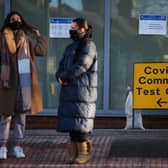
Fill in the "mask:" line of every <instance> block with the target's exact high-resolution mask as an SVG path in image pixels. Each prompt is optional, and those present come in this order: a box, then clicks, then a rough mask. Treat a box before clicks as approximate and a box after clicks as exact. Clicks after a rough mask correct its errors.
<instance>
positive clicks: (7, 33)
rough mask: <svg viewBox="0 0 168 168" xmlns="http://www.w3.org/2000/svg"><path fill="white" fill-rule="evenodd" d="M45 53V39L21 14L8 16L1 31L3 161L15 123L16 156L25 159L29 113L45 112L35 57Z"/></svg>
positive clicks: (0, 154)
mask: <svg viewBox="0 0 168 168" xmlns="http://www.w3.org/2000/svg"><path fill="white" fill-rule="evenodd" d="M46 49H47V41H46V39H45V38H44V37H42V36H41V35H40V33H39V31H38V29H37V28H35V27H33V26H31V25H29V24H28V23H26V21H25V20H24V19H23V17H22V15H21V14H20V13H19V12H17V11H12V12H10V13H9V14H8V15H7V17H6V19H5V21H4V23H3V26H2V28H1V31H0V159H7V151H8V150H7V147H6V146H7V142H8V138H9V133H10V126H11V120H12V119H13V120H14V126H13V135H14V148H13V154H14V156H15V157H16V158H24V157H25V154H24V151H23V148H22V140H23V138H24V131H25V125H26V112H30V113H32V114H35V113H37V112H42V98H41V93H40V88H39V84H38V76H37V68H36V63H35V55H45V54H46Z"/></svg>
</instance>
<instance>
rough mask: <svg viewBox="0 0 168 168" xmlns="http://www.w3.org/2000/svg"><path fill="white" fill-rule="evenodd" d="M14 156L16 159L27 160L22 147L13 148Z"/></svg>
mask: <svg viewBox="0 0 168 168" xmlns="http://www.w3.org/2000/svg"><path fill="white" fill-rule="evenodd" d="M13 154H14V156H15V157H16V158H25V154H24V152H23V149H22V148H21V147H20V146H15V147H14V148H13Z"/></svg>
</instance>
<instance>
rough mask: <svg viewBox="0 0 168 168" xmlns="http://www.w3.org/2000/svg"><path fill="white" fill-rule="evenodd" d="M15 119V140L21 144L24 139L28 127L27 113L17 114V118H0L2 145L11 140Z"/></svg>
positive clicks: (0, 139) (0, 141)
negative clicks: (10, 134)
mask: <svg viewBox="0 0 168 168" xmlns="http://www.w3.org/2000/svg"><path fill="white" fill-rule="evenodd" d="M12 119H13V122H14V125H13V138H14V141H15V142H16V143H17V142H20V141H21V140H23V138H24V132H25V126H26V113H16V114H15V116H1V118H0V143H7V142H8V139H9V133H10V126H11V121H12Z"/></svg>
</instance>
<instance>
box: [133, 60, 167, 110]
mask: <svg viewBox="0 0 168 168" xmlns="http://www.w3.org/2000/svg"><path fill="white" fill-rule="evenodd" d="M133 108H135V109H168V63H136V64H134V90H133Z"/></svg>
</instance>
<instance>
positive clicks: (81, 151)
mask: <svg viewBox="0 0 168 168" xmlns="http://www.w3.org/2000/svg"><path fill="white" fill-rule="evenodd" d="M70 37H71V39H72V40H73V43H72V44H70V45H68V47H67V48H66V50H65V53H64V57H63V59H62V60H61V62H60V65H59V68H58V71H57V73H56V79H57V81H58V82H59V84H60V85H61V91H60V100H59V107H58V123H57V131H61V132H69V133H70V139H71V143H70V145H69V154H70V158H69V161H68V163H79V164H82V163H86V162H87V161H88V160H89V159H90V153H91V142H90V141H89V140H88V139H87V134H88V133H89V132H91V131H92V129H93V125H94V117H95V112H96V99H97V50H96V46H95V44H94V42H93V41H91V37H92V27H91V26H90V25H89V24H88V23H87V21H86V20H85V19H83V18H77V19H74V20H73V21H72V23H71V30H70Z"/></svg>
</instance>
